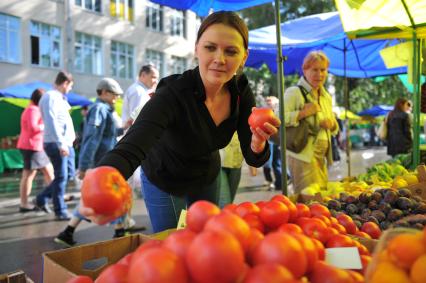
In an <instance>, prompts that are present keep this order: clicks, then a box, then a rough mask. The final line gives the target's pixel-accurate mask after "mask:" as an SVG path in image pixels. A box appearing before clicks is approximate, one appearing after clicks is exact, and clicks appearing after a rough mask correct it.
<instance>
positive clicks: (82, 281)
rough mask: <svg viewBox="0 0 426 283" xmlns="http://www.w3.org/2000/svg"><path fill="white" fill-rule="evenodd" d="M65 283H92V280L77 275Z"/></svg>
mask: <svg viewBox="0 0 426 283" xmlns="http://www.w3.org/2000/svg"><path fill="white" fill-rule="evenodd" d="M67 283H93V280H92V278H90V277H89V276H85V275H79V276H76V277H74V278H71V279H70V280H68V281H67Z"/></svg>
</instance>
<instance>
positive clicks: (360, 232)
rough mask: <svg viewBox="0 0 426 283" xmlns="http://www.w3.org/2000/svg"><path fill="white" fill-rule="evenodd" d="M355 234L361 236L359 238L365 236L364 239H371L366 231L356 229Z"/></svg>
mask: <svg viewBox="0 0 426 283" xmlns="http://www.w3.org/2000/svg"><path fill="white" fill-rule="evenodd" d="M355 236H358V237H361V238H366V239H371V236H370V235H368V234H367V233H365V232H362V231H356V232H355Z"/></svg>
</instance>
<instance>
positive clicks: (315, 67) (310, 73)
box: [303, 60, 328, 89]
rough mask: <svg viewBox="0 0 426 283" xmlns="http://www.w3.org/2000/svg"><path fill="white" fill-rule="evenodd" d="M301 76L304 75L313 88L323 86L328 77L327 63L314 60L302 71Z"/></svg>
mask: <svg viewBox="0 0 426 283" xmlns="http://www.w3.org/2000/svg"><path fill="white" fill-rule="evenodd" d="M303 74H304V75H305V78H306V80H307V81H308V83H309V84H310V85H311V86H312V87H313V88H314V89H318V88H320V87H321V86H323V85H324V83H325V80H326V78H327V75H328V67H327V62H325V61H322V60H316V61H314V62H313V63H312V65H311V66H310V67H309V68H308V69H305V70H303Z"/></svg>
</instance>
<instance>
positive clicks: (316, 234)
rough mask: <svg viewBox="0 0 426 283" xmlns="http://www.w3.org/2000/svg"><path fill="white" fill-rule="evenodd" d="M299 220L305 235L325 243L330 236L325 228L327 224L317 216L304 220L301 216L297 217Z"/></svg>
mask: <svg viewBox="0 0 426 283" xmlns="http://www.w3.org/2000/svg"><path fill="white" fill-rule="evenodd" d="M299 221H300V222H301V224H299V225H300V227H301V228H302V230H303V233H305V235H307V236H309V237H311V238H315V239H318V240H320V241H321V242H322V243H326V242H327V240H328V238H330V231H329V230H328V229H327V225H325V223H324V222H323V221H321V220H320V219H318V218H308V219H307V220H304V219H303V217H302V218H299Z"/></svg>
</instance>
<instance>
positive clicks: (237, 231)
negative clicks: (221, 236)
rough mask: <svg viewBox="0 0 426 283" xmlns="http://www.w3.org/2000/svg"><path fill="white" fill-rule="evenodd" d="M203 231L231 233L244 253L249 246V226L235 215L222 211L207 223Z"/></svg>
mask: <svg viewBox="0 0 426 283" xmlns="http://www.w3.org/2000/svg"><path fill="white" fill-rule="evenodd" d="M204 230H207V231H225V232H228V233H231V234H232V235H233V236H234V237H235V238H236V239H237V240H238V241H239V242H240V244H241V247H242V248H243V250H244V251H247V248H248V246H249V245H250V243H249V241H248V239H249V234H250V227H249V225H248V224H247V223H246V222H245V221H244V220H243V219H241V217H239V216H238V215H236V214H233V213H229V212H227V211H223V212H221V213H220V214H218V215H215V216H213V217H212V218H210V219H209V221H207V223H206V225H205V227H204Z"/></svg>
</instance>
